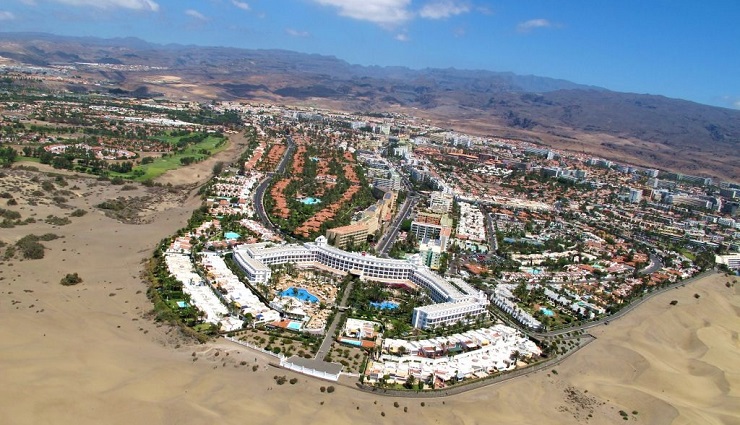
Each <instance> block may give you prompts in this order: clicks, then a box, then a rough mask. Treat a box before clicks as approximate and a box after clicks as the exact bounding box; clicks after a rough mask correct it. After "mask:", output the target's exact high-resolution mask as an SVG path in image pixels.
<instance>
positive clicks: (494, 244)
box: [486, 213, 498, 253]
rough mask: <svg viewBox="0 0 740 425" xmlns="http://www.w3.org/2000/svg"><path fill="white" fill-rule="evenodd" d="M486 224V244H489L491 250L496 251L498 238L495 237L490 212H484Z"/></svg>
mask: <svg viewBox="0 0 740 425" xmlns="http://www.w3.org/2000/svg"><path fill="white" fill-rule="evenodd" d="M486 225H487V229H486V230H488V244H489V245H490V246H491V252H495V253H498V239H496V229H495V226H494V224H493V217H492V216H491V213H488V214H486Z"/></svg>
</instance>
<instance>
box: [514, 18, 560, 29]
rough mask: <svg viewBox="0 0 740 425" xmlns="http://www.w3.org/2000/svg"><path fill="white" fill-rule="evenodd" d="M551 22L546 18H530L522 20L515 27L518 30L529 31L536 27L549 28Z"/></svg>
mask: <svg viewBox="0 0 740 425" xmlns="http://www.w3.org/2000/svg"><path fill="white" fill-rule="evenodd" d="M552 26H553V25H552V23H551V22H550V21H548V20H547V19H541V18H540V19H530V20H529V21H526V22H522V23H520V24H519V25H517V27H516V29H517V31H519V32H529V31H532V30H533V29H537V28H550V27H552Z"/></svg>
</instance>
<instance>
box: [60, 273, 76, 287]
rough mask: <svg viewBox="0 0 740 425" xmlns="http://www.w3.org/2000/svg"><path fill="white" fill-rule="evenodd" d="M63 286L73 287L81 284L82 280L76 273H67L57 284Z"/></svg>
mask: <svg viewBox="0 0 740 425" xmlns="http://www.w3.org/2000/svg"><path fill="white" fill-rule="evenodd" d="M59 283H61V284H62V285H64V286H74V285H77V284H78V283H82V278H81V277H80V276H79V275H78V274H77V273H69V274H67V275H66V276H64V277H63V278H62V280H61V281H60V282H59Z"/></svg>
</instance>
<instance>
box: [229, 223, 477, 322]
mask: <svg viewBox="0 0 740 425" xmlns="http://www.w3.org/2000/svg"><path fill="white" fill-rule="evenodd" d="M234 260H236V262H237V264H239V266H240V267H241V268H242V269H243V270H244V272H245V274H246V275H247V278H248V279H249V282H250V283H252V284H258V283H266V282H267V281H268V280H269V279H270V277H271V269H270V266H273V265H280V264H286V263H291V264H294V265H295V266H296V267H316V268H322V269H328V270H330V271H333V272H336V273H350V274H352V275H355V276H358V277H359V278H361V279H364V280H371V281H377V282H382V283H390V284H394V283H395V284H408V283H411V284H414V285H416V286H419V287H421V288H424V289H426V290H427V291H428V293H429V296H430V297H431V298H432V300H434V302H435V303H437V304H432V305H427V306H423V307H417V308H415V309H414V314H413V319H412V321H413V326H414V327H415V328H420V329H428V328H431V327H434V326H441V325H449V324H453V323H457V322H466V321H472V320H475V319H476V318H478V317H480V316H484V315H486V312H487V306H488V304H489V303H490V301H489V300H488V298H487V297H486V295H485V294H484V293H483V292H482V291H477V290H476V289H475V288H473V287H471V286H470V285H468V284H467V283H464V282H459V283H456V284H454V285H453V284H452V283H450V282H448V281H447V280H445V279H444V278H443V277H441V276H439V275H437V274H435V273H434V272H432V271H431V270H429V269H428V268H427V267H426V266H424V265H423V264H422V263H421V260H420V259H419V258H416V257H412V258H411V259H409V260H396V259H390V258H380V257H375V256H372V255H366V254H364V253H356V252H347V251H344V250H341V249H339V248H336V247H333V246H331V245H329V244H328V243H327V239H326V238H325V237H323V236H320V237H318V238H316V241H315V242H307V243H304V244H289V245H281V246H274V245H272V244H269V243H258V244H249V245H241V246H239V247H237V248H236V249H235V250H234Z"/></svg>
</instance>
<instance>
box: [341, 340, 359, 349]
mask: <svg viewBox="0 0 740 425" xmlns="http://www.w3.org/2000/svg"><path fill="white" fill-rule="evenodd" d="M339 342H343V343H345V344H349V345H355V346H357V347H362V341H360V340H357V339H349V338H340V339H339Z"/></svg>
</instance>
